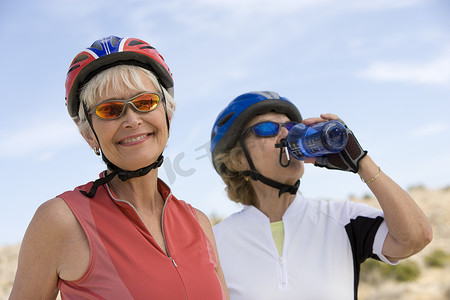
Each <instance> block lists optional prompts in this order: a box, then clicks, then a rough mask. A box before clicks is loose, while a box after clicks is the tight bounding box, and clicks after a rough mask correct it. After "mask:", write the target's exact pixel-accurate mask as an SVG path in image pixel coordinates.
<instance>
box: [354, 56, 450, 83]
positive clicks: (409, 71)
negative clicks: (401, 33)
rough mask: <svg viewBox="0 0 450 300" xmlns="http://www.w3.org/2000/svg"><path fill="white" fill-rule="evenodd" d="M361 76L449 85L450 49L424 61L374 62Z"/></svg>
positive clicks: (379, 79) (381, 79)
mask: <svg viewBox="0 0 450 300" xmlns="http://www.w3.org/2000/svg"><path fill="white" fill-rule="evenodd" d="M359 76H360V77H363V78H368V79H372V80H377V81H390V82H406V83H413V84H433V85H448V84H449V83H450V51H447V52H446V53H444V54H443V55H441V56H439V57H437V58H435V59H433V60H430V61H428V62H422V63H406V62H384V61H380V62H374V63H372V64H371V65H369V67H368V68H367V69H366V70H364V71H362V72H360V73H359Z"/></svg>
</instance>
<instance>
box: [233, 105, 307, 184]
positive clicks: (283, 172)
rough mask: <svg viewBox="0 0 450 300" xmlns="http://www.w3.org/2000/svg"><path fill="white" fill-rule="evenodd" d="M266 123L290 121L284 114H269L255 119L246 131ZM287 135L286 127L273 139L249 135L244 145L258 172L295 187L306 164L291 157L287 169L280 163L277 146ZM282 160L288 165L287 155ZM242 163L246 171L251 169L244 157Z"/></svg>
mask: <svg viewBox="0 0 450 300" xmlns="http://www.w3.org/2000/svg"><path fill="white" fill-rule="evenodd" d="M264 121H273V122H277V123H285V122H289V121H290V120H289V118H288V117H287V116H286V115H283V114H278V113H267V114H264V115H259V116H256V117H255V118H253V119H252V120H251V121H250V122H249V123H248V124H247V126H246V128H245V129H247V128H249V127H250V126H253V125H255V124H257V123H260V122H264ZM287 133H288V131H287V129H286V128H285V127H282V128H281V129H280V131H279V133H278V134H277V135H276V136H273V137H258V136H256V135H255V134H254V133H249V134H248V135H247V136H246V137H245V139H244V143H245V146H246V148H247V150H248V153H249V154H250V157H251V159H252V161H253V164H254V165H255V168H256V170H257V171H258V172H259V173H260V174H262V175H263V176H266V177H268V178H271V179H274V180H277V181H279V182H281V183H284V184H289V185H293V184H295V182H296V181H297V180H298V179H299V178H300V177H301V176H302V175H303V172H304V164H303V162H302V161H299V160H296V159H295V158H293V157H291V162H290V164H289V166H288V167H287V168H284V167H282V166H281V165H280V162H279V159H280V148H275V144H278V143H280V141H281V140H282V139H284V138H286V135H287ZM283 151H284V150H283ZM282 159H283V160H282V162H283V164H286V163H287V160H286V155H285V154H283V156H282ZM241 163H242V164H243V165H244V166H245V168H246V170H249V169H250V166H249V165H248V162H247V159H246V158H245V156H244V155H242V157H241Z"/></svg>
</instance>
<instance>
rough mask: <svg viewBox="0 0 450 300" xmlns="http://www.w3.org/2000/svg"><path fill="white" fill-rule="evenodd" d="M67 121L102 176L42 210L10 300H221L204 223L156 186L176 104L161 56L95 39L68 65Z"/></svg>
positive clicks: (138, 43) (136, 44)
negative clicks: (99, 162) (102, 166)
mask: <svg viewBox="0 0 450 300" xmlns="http://www.w3.org/2000/svg"><path fill="white" fill-rule="evenodd" d="M66 103H67V108H68V111H69V114H70V116H71V117H72V119H73V120H74V121H75V123H76V124H77V126H78V127H79V130H80V132H81V134H82V136H83V137H84V139H85V140H86V141H87V143H88V144H89V146H90V147H91V148H92V149H93V150H94V153H95V154H97V155H101V156H102V159H103V160H104V161H105V163H106V166H107V169H106V170H105V171H104V172H102V173H101V174H100V178H98V179H96V180H95V181H93V182H89V183H87V184H84V185H81V186H79V187H77V188H75V189H74V190H72V191H67V192H65V193H62V194H61V195H59V196H57V197H56V198H54V199H51V200H49V201H47V202H45V203H44V204H42V205H41V206H40V207H39V208H38V210H37V211H36V213H35V216H34V217H33V219H32V221H31V223H30V225H29V227H28V229H27V232H26V234H25V237H24V239H23V243H22V246H21V250H20V255H19V263H18V269H17V273H16V279H15V282H14V286H13V289H12V292H11V295H10V299H21V300H23V299H55V298H56V295H57V294H58V291H59V292H60V293H61V295H62V299H120V300H122V299H145V300H147V299H226V298H228V291H227V288H226V285H225V282H224V278H223V273H222V270H221V267H220V263H219V259H218V255H217V249H216V245H215V241H214V236H213V232H212V228H211V224H210V222H209V220H208V218H207V217H206V216H205V215H204V214H203V213H202V212H200V211H199V210H197V209H195V208H193V207H192V206H191V205H189V204H187V203H186V202H184V201H181V200H178V199H177V198H176V197H175V196H174V195H172V193H171V191H170V188H169V187H168V186H167V185H166V184H165V183H164V182H163V181H161V180H160V179H159V178H158V167H159V166H160V165H161V163H162V162H163V151H164V148H165V146H166V144H167V140H168V137H169V131H170V122H171V120H172V116H173V111H174V109H175V102H174V99H173V79H172V75H171V72H170V70H169V68H168V66H167V65H166V63H165V61H164V59H163V58H162V56H161V55H160V54H159V53H158V52H157V51H156V49H155V48H153V47H152V46H150V45H149V44H148V43H146V42H144V41H142V40H139V39H136V38H119V37H115V36H110V37H108V38H105V39H101V40H98V41H96V42H94V43H93V44H92V46H91V47H89V48H87V49H85V50H83V51H82V52H80V53H79V54H78V55H77V56H76V57H75V59H74V60H73V61H72V64H71V66H70V69H69V72H68V74H67V80H66Z"/></svg>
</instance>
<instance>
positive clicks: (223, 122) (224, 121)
mask: <svg viewBox="0 0 450 300" xmlns="http://www.w3.org/2000/svg"><path fill="white" fill-rule="evenodd" d="M233 115H234V112H231V113H229V114H228V115H226V116H224V117H223V118H222V119H220V121H219V123H218V124H217V125H219V126H223V125H224V124H225V123H226V122H228V120H230V119H231V117H232V116H233Z"/></svg>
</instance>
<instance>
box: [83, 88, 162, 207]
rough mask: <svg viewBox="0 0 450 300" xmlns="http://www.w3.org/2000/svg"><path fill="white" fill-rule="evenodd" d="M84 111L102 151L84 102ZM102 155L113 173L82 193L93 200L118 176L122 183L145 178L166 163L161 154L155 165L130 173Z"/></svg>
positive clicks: (96, 181)
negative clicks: (100, 188)
mask: <svg viewBox="0 0 450 300" xmlns="http://www.w3.org/2000/svg"><path fill="white" fill-rule="evenodd" d="M163 94H164V92H163ZM164 107H165V106H164ZM83 109H84V113H85V115H86V119H87V121H88V123H89V126H90V127H91V130H92V132H93V133H94V136H95V138H96V140H97V143H98V145H99V146H100V150H101V145H100V140H99V139H98V136H97V133H96V132H95V130H94V126H92V119H91V117H90V115H89V112H88V110H87V107H86V105H85V104H84V102H83ZM164 111H165V113H166V124H167V132H169V129H170V128H169V126H170V122H169V117H168V116H167V110H166V108H165V109H164ZM101 153H102V159H103V161H104V162H105V163H106V166H107V168H108V169H109V170H111V171H112V172H111V173H109V174H108V175H106V176H105V177H102V178H99V179H97V180H95V181H94V183H93V184H92V187H91V189H90V190H89V192H86V191H80V192H81V193H82V194H83V195H85V196H87V197H89V198H93V197H94V196H95V194H96V193H97V189H98V188H99V187H100V186H101V185H103V184H106V183H108V182H110V181H111V180H112V179H113V178H114V177H115V176H116V175H117V176H118V177H119V178H120V180H122V181H126V180H128V179H131V178H136V177H141V176H145V175H147V174H148V173H150V171H151V170H153V169H157V168H159V167H160V166H161V165H162V163H163V161H164V156H163V154H162V153H161V154H160V155H159V157H158V158H157V159H156V161H155V162H154V163H152V164H150V165H148V166H146V167H143V168H140V169H137V170H134V171H128V170H123V169H121V168H119V167H118V166H116V165H115V164H113V163H112V162H111V161H110V160H109V159H108V158H107V157H106V155H105V154H104V153H103V151H101Z"/></svg>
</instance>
